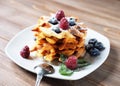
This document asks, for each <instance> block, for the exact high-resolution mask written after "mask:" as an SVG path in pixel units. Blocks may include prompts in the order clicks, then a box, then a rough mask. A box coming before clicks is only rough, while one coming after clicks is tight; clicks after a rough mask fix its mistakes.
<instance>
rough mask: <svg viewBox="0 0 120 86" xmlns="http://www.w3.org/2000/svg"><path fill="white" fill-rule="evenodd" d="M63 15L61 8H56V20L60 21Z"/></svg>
mask: <svg viewBox="0 0 120 86" xmlns="http://www.w3.org/2000/svg"><path fill="white" fill-rule="evenodd" d="M63 17H65V14H64V11H63V10H58V11H57V13H56V18H57V20H58V21H60V20H61V19H62V18H63Z"/></svg>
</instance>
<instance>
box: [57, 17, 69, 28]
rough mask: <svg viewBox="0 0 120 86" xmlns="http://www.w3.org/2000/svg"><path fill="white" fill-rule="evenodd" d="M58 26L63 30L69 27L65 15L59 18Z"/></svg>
mask: <svg viewBox="0 0 120 86" xmlns="http://www.w3.org/2000/svg"><path fill="white" fill-rule="evenodd" d="M59 27H60V28H62V29H63V30H67V29H68V28H69V22H68V20H67V19H66V18H65V17H63V18H62V19H61V20H60V24H59Z"/></svg>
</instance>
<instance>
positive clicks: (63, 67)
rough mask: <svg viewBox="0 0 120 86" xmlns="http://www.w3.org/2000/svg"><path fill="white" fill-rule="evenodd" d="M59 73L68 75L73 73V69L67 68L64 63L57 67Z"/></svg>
mask: <svg viewBox="0 0 120 86" xmlns="http://www.w3.org/2000/svg"><path fill="white" fill-rule="evenodd" d="M59 73H60V74H61V75H65V76H70V75H72V74H73V71H72V70H70V69H68V68H67V67H66V65H64V64H61V66H60V69H59Z"/></svg>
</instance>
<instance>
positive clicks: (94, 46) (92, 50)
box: [86, 38, 105, 56]
mask: <svg viewBox="0 0 120 86" xmlns="http://www.w3.org/2000/svg"><path fill="white" fill-rule="evenodd" d="M104 49H105V47H104V46H103V44H102V43H101V42H98V41H97V39H95V38H93V39H90V40H89V41H88V45H86V51H87V52H88V53H89V54H90V56H98V55H100V51H103V50H104Z"/></svg>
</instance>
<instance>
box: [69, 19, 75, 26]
mask: <svg viewBox="0 0 120 86" xmlns="http://www.w3.org/2000/svg"><path fill="white" fill-rule="evenodd" d="M68 21H69V25H70V26H74V25H76V23H75V19H74V18H69V20H68Z"/></svg>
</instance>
